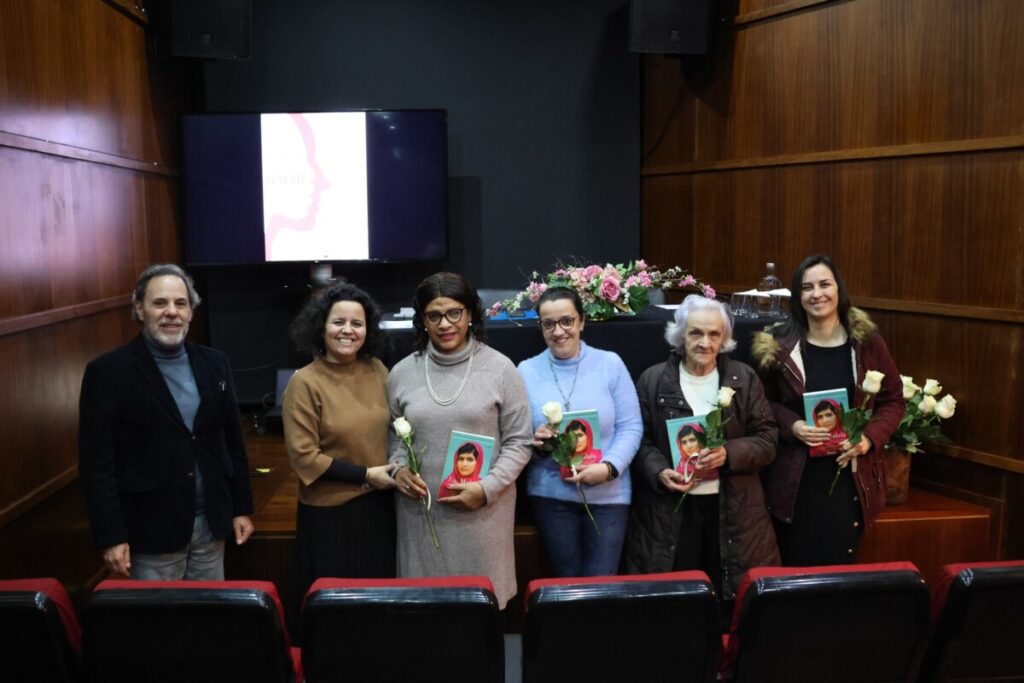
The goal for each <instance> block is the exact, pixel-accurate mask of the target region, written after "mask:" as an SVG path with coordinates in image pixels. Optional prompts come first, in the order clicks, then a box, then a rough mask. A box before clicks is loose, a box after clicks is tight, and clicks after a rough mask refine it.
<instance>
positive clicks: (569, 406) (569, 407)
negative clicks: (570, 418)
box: [565, 401, 572, 412]
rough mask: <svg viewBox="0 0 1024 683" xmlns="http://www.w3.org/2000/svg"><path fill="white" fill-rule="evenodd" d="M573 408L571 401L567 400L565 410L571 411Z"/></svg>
mask: <svg viewBox="0 0 1024 683" xmlns="http://www.w3.org/2000/svg"><path fill="white" fill-rule="evenodd" d="M571 410H572V406H571V405H570V404H569V401H566V402H565V411H566V412H569V411H571Z"/></svg>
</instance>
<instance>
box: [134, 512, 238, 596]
mask: <svg viewBox="0 0 1024 683" xmlns="http://www.w3.org/2000/svg"><path fill="white" fill-rule="evenodd" d="M130 550H131V548H129V551H130ZM131 561H132V568H131V573H132V578H133V579H141V580H144V581H180V580H182V579H188V580H189V581H223V580H224V541H218V540H217V539H216V538H214V537H213V532H211V531H210V525H209V524H207V522H206V516H205V515H201V516H199V517H196V521H195V524H194V526H193V527H192V539H191V540H190V541H189V543H188V545H187V546H185V547H184V548H182V549H181V550H178V551H175V552H173V553H161V554H158V555H136V554H135V553H132V554H131Z"/></svg>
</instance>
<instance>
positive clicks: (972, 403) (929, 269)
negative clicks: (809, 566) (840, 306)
mask: <svg viewBox="0 0 1024 683" xmlns="http://www.w3.org/2000/svg"><path fill="white" fill-rule="evenodd" d="M1020 9H1021V8H1020V4H1019V3H1018V2H1016V0H844V1H841V0H825V1H821V0H806V1H805V0H722V2H720V3H719V5H718V10H719V14H720V15H721V16H723V17H725V18H726V21H724V22H723V23H722V24H721V28H720V29H719V30H718V31H717V34H716V53H715V55H714V56H713V57H712V58H709V59H704V60H693V59H689V58H684V59H682V60H678V61H677V62H676V63H675V64H674V65H673V64H672V62H671V61H670V60H667V59H666V58H664V57H657V56H655V57H648V58H646V61H645V66H644V75H645V80H644V92H643V100H644V107H645V111H644V141H645V143H644V144H645V149H647V150H649V151H650V154H649V155H648V157H647V158H646V160H645V164H644V167H643V169H642V183H643V186H644V207H643V213H644V223H643V225H644V229H643V244H644V249H645V252H646V251H647V247H648V245H650V246H651V247H653V248H654V249H656V250H658V251H659V252H660V251H661V250H663V249H666V246H667V245H671V246H672V250H673V251H672V256H673V259H674V260H678V261H680V262H684V263H690V264H692V267H693V271H694V273H695V274H696V275H697V276H698V277H701V278H703V279H705V280H707V281H709V282H711V283H713V284H715V285H717V286H719V287H720V288H721V289H723V290H725V291H729V289H732V288H739V287H742V288H747V287H750V286H752V285H754V284H755V283H756V282H757V281H758V279H759V278H760V276H761V274H762V272H763V267H764V265H763V264H764V262H765V261H768V260H772V261H775V262H776V263H777V264H778V267H779V272H780V275H781V276H782V277H783V279H784V280H788V277H789V275H790V274H791V273H792V270H793V268H794V267H795V266H796V264H797V263H798V262H799V261H800V260H801V259H802V258H803V257H804V256H806V255H807V254H809V253H814V252H825V253H829V254H831V255H832V256H833V257H834V258H835V259H836V261H837V262H838V263H839V265H840V267H841V268H842V269H843V273H844V275H845V276H846V279H847V282H848V284H849V287H850V291H851V293H852V295H853V297H854V301H855V302H857V303H860V304H861V305H864V306H865V307H866V308H868V309H869V310H870V311H871V313H872V315H873V316H874V317H875V318H876V319H877V320H878V321H879V322H880V323H881V325H882V327H883V331H884V334H885V336H886V338H887V339H888V340H889V342H890V347H891V348H892V350H893V353H894V355H895V357H896V359H897V362H898V364H899V366H900V369H901V370H902V371H903V372H904V373H906V374H911V375H914V376H915V377H918V378H919V379H923V378H925V377H938V378H939V379H941V380H942V381H943V383H944V384H945V386H946V388H947V390H949V391H952V392H953V393H954V394H955V395H956V396H957V398H958V399H959V400H960V405H959V408H958V413H957V416H956V417H955V418H954V419H953V420H952V421H950V422H949V423H947V427H946V431H947V433H948V434H949V436H950V437H951V438H952V439H953V441H954V443H953V444H951V445H943V444H936V445H931V446H929V450H931V451H932V452H931V453H929V455H928V456H927V459H925V460H923V461H921V462H922V465H921V466H920V468H919V469H918V471H917V472H916V473H914V474H913V476H914V478H915V482H917V483H918V484H919V485H922V486H927V487H929V488H931V489H932V490H934V491H939V492H942V493H947V494H948V493H951V492H953V493H957V494H958V495H961V496H962V497H963V498H965V499H966V500H972V501H982V502H984V504H986V505H987V506H989V507H991V508H992V509H996V510H998V511H999V513H1000V514H1003V515H1004V517H1003V518H1001V519H997V520H995V524H994V527H993V529H994V532H995V533H1000V532H1005V533H1004V536H1003V538H1002V540H1001V543H1002V552H1003V554H1004V555H1005V554H1007V553H1009V552H1019V551H1020V549H1021V548H1024V525H1021V524H1017V523H1015V522H1014V520H1012V519H1010V516H1011V515H1012V513H1013V511H1019V510H1020V509H1022V508H1024V484H1022V481H1024V427H1022V426H1021V421H1020V420H1019V419H1017V417H1016V411H1015V410H1014V409H1013V407H1014V406H1017V405H1021V403H1022V402H1024V376H1021V374H1020V372H1019V369H1020V368H1021V367H1024V347H1022V342H1024V221H1022V220H1021V216H1024V40H1021V36H1024V12H1021V11H1020ZM677 103H681V104H677ZM674 107H676V108H678V111H675V112H674V114H673V111H674V110H673V108H674ZM666 116H668V118H666ZM666 120H667V121H668V122H669V123H668V124H667V126H666V124H665V121H666ZM673 193H678V196H675V195H674V194H673ZM686 207H689V209H688V210H689V214H687V208H686ZM665 231H671V233H666V232H665ZM918 460H920V459H918Z"/></svg>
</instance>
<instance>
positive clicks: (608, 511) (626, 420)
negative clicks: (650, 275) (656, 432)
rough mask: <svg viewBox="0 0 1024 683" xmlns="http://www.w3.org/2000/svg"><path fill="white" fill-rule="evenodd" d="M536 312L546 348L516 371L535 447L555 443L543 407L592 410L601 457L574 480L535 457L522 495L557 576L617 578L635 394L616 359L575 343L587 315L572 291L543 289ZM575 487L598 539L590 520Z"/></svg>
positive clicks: (635, 429)
mask: <svg viewBox="0 0 1024 683" xmlns="http://www.w3.org/2000/svg"><path fill="white" fill-rule="evenodd" d="M537 311H538V314H539V317H540V326H541V330H542V332H543V334H544V342H545V343H546V344H547V346H548V348H547V350H546V351H544V352H543V353H540V354H538V355H536V356H534V357H533V358H528V359H527V360H524V361H523V362H522V363H520V364H519V374H520V376H522V378H523V382H524V384H526V392H527V394H528V396H529V399H530V414H531V416H532V419H533V428H534V430H535V431H534V446H539V445H540V444H541V443H542V441H543V440H544V439H545V438H548V437H550V436H554V432H552V431H551V430H550V429H548V427H547V426H546V423H547V419H546V418H545V417H544V414H543V413H542V412H541V408H542V406H543V405H544V404H545V403H549V402H552V401H556V402H558V403H560V404H561V406H562V409H563V411H566V412H569V411H571V412H576V411H581V410H596V411H597V413H598V417H599V420H600V427H601V431H600V437H601V438H600V443H601V451H600V456H599V457H600V460H599V461H598V462H593V463H591V464H584V465H582V466H580V467H578V469H577V472H578V473H577V474H576V475H575V476H571V477H569V478H568V479H563V478H562V474H561V472H560V468H559V466H558V464H557V463H555V462H554V460H552V458H551V455H550V454H549V453H547V452H544V451H540V450H534V455H533V458H532V459H531V462H530V465H529V469H528V470H527V479H526V482H527V484H526V492H527V494H528V495H529V497H530V504H531V506H532V508H533V512H534V516H535V518H536V520H537V526H538V528H539V529H540V533H541V537H542V538H543V539H544V545H545V547H546V548H547V551H548V556H549V557H550V559H551V563H552V564H553V565H554V568H555V573H556V574H557V575H558V576H604V575H611V574H615V573H617V571H618V567H619V555H620V554H621V552H622V543H623V540H624V538H625V533H626V524H627V521H628V517H629V503H630V498H631V494H632V487H631V485H630V479H629V464H630V462H631V461H632V460H633V456H634V455H635V454H636V452H637V449H638V448H639V446H640V437H641V435H642V434H643V422H642V420H641V417H640V404H639V402H638V400H637V395H636V389H635V387H634V385H633V381H632V379H630V376H629V372H628V371H627V370H626V366H625V364H624V363H623V362H622V359H621V358H619V356H618V355H617V354H615V353H612V352H610V351H601V350H600V349H594V348H591V347H589V346H587V345H586V344H585V343H584V342H583V341H582V340H581V339H580V333H581V332H582V331H583V326H584V323H585V316H584V314H583V303H582V302H581V301H580V298H579V296H578V295H577V294H576V292H575V291H573V290H571V289H568V288H565V287H553V288H550V289H548V290H547V291H546V292H544V294H543V295H542V296H541V297H540V300H539V301H538V302H537ZM595 440H596V439H595ZM589 446H590V447H593V446H594V444H589ZM589 460H590V459H589V458H588V459H587V462H589ZM577 483H579V484H580V487H581V489H582V492H583V493H584V494H585V495H586V499H587V502H588V503H589V505H590V510H591V512H592V513H593V515H594V519H595V521H596V523H597V527H598V529H599V530H600V534H598V533H597V532H596V531H595V529H594V525H593V524H592V523H591V521H590V518H589V517H588V516H587V513H586V510H585V509H584V505H583V501H582V500H581V495H580V491H578V490H577V486H576V484H577Z"/></svg>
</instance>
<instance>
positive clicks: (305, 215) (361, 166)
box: [260, 112, 370, 261]
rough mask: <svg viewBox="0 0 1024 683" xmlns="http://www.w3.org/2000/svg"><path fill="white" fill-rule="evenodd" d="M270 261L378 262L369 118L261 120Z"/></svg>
mask: <svg viewBox="0 0 1024 683" xmlns="http://www.w3.org/2000/svg"><path fill="white" fill-rule="evenodd" d="M260 149H261V152H262V160H261V161H262V163H261V168H262V172H263V232H264V236H265V238H266V242H265V248H264V256H265V257H266V260H267V261H319V260H346V261H348V260H360V259H366V258H369V256H370V241H369V230H368V226H369V215H368V200H367V196H366V117H365V115H364V114H362V113H358V112H345V113H334V114H263V115H262V116H260Z"/></svg>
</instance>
